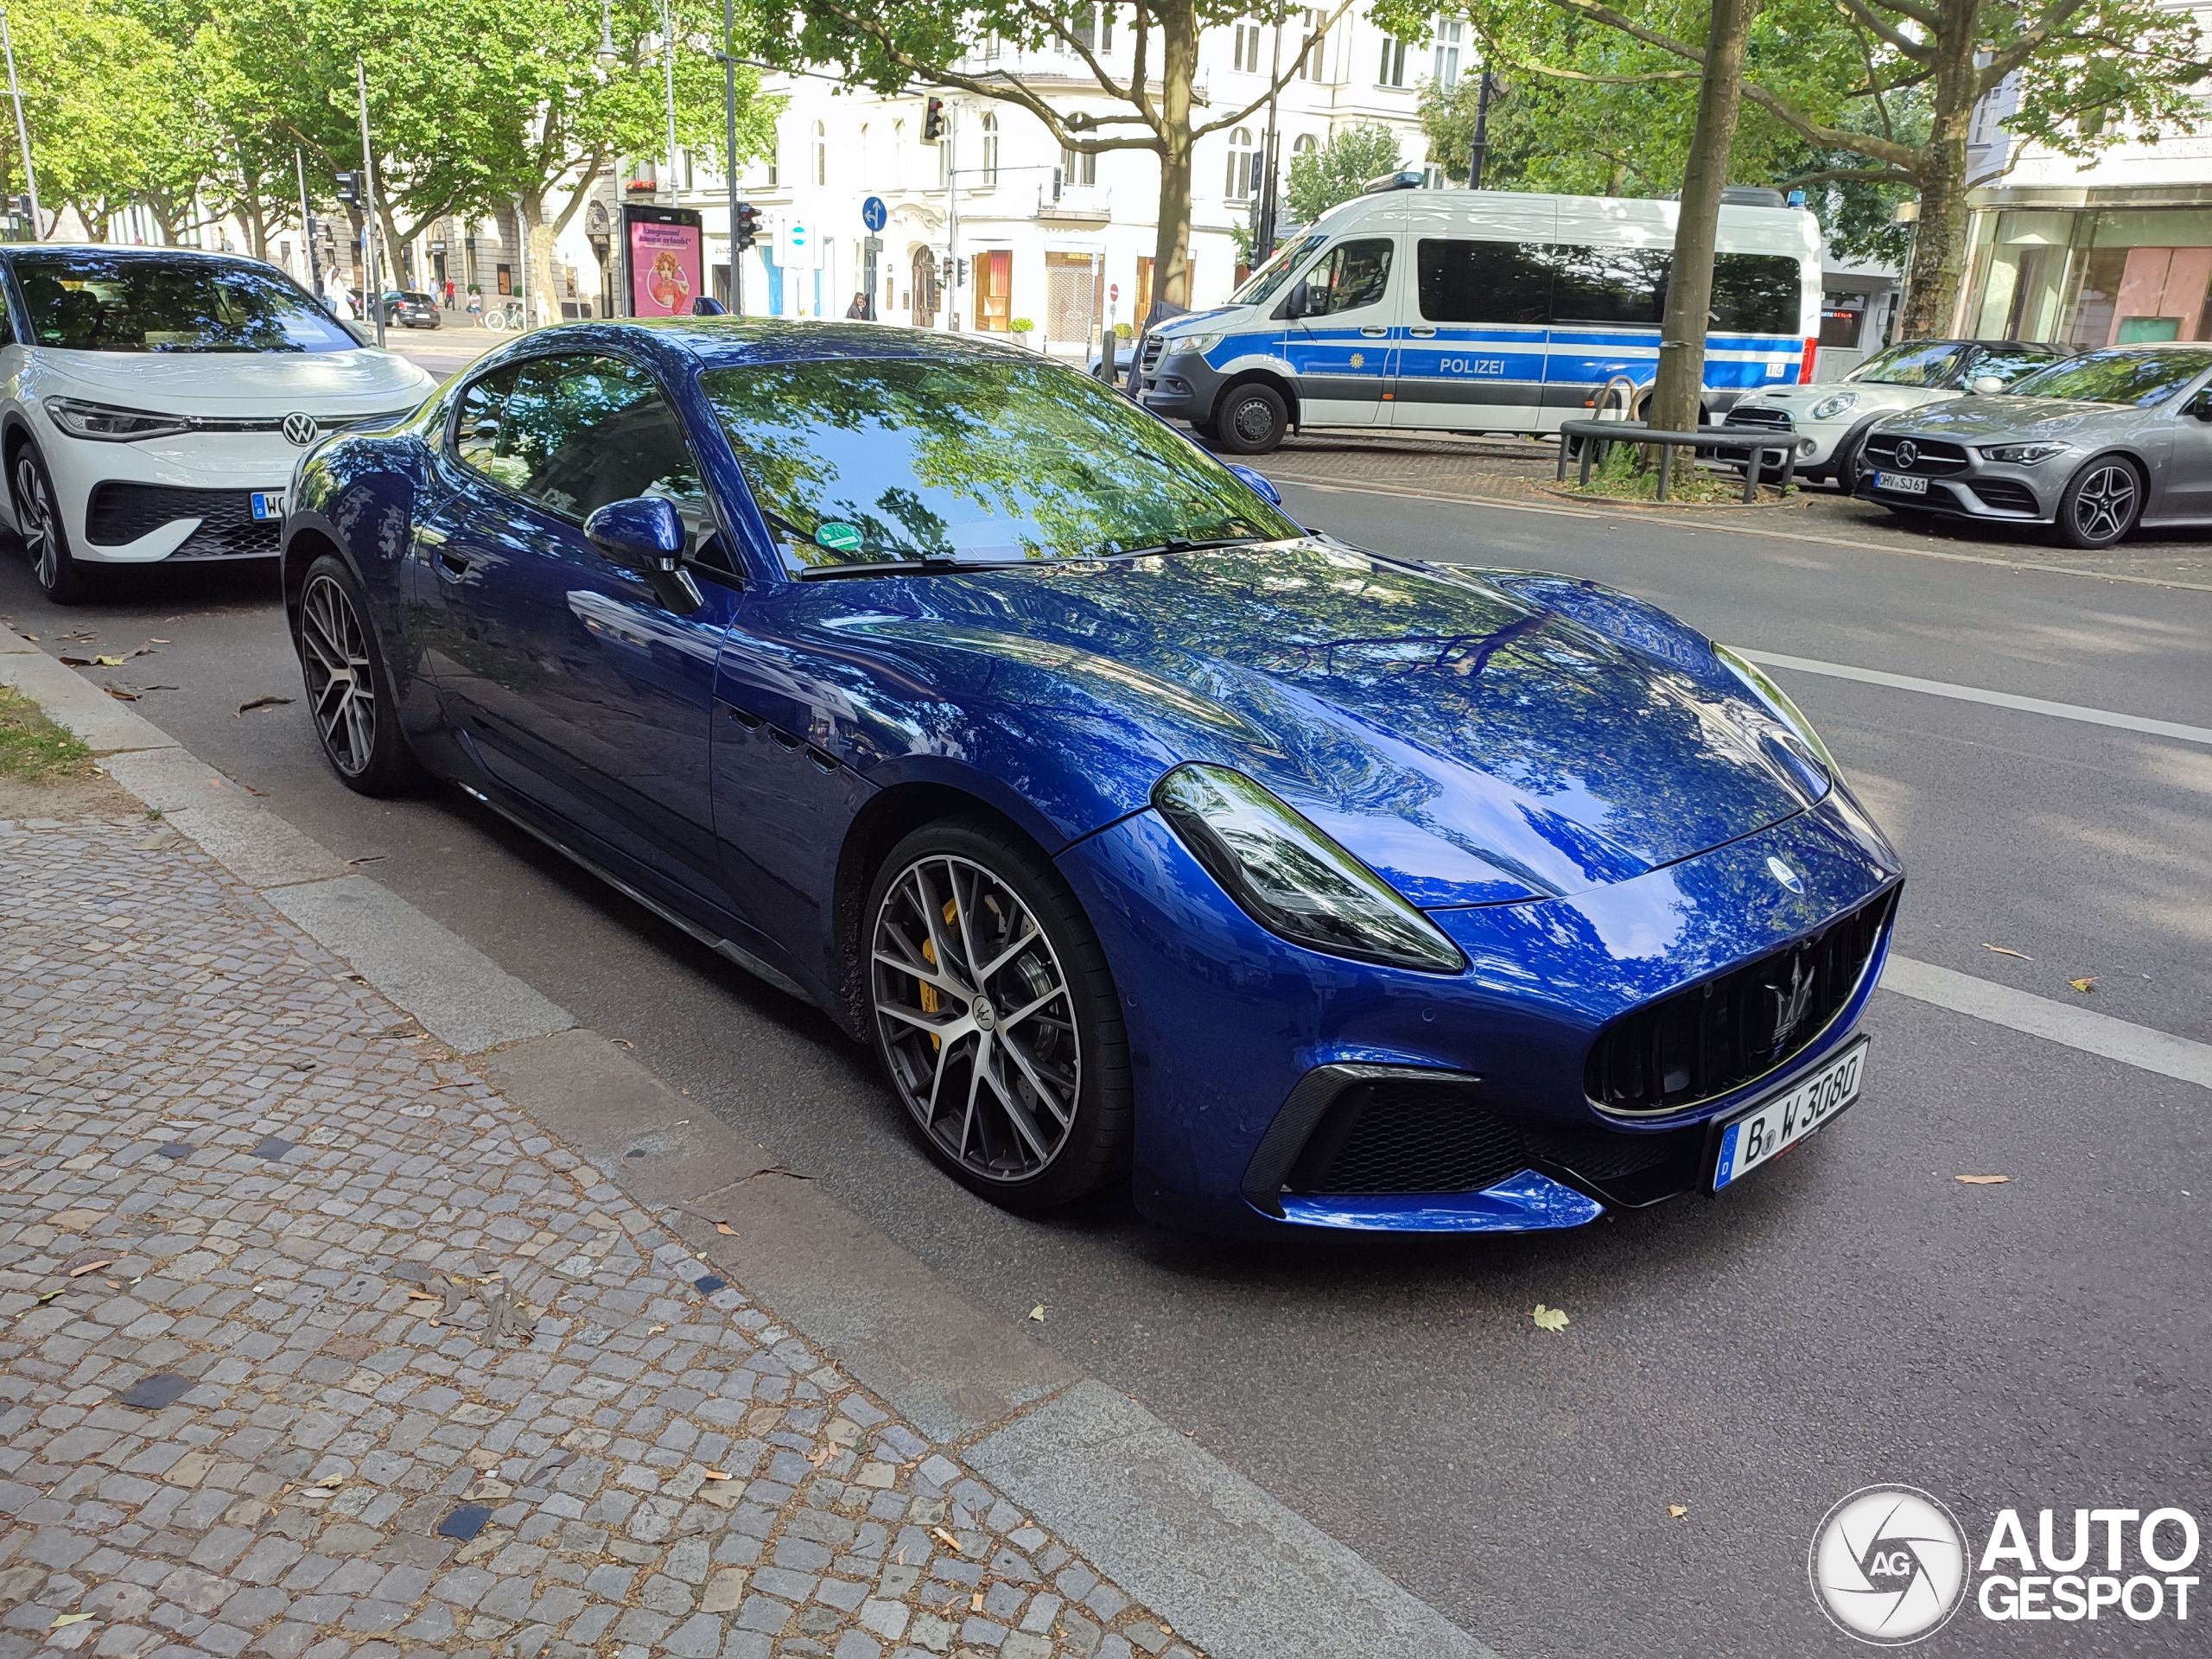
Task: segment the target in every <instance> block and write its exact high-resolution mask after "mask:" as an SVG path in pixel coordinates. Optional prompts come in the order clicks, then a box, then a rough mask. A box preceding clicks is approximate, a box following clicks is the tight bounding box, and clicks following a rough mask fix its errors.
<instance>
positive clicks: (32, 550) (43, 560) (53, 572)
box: [10, 442, 92, 605]
mask: <svg viewBox="0 0 2212 1659" xmlns="http://www.w3.org/2000/svg"><path fill="white" fill-rule="evenodd" d="M10 481H11V482H12V484H13V486H14V488H15V493H16V528H17V529H18V530H20V531H22V537H23V550H24V551H25V552H26V553H28V554H29V556H30V561H31V575H32V576H33V577H34V578H35V580H36V581H37V582H38V585H39V588H40V590H41V592H42V593H44V594H46V596H47V597H48V599H50V600H52V601H54V603H55V604H57V605H75V604H78V603H80V602H81V601H84V600H86V599H87V598H89V597H90V596H91V594H92V582H91V579H90V577H89V576H88V575H87V574H86V569H85V567H84V566H83V565H81V564H79V563H77V561H76V558H75V556H73V555H72V554H71V553H70V551H69V531H68V527H67V525H65V524H63V523H62V522H61V511H60V507H59V505H57V504H56V501H55V498H54V480H52V479H50V478H48V476H47V474H46V463H45V462H44V461H41V460H40V459H39V454H38V451H37V450H35V449H34V448H31V446H30V445H29V443H28V442H26V443H24V444H23V445H22V447H21V448H18V449H17V450H16V465H15V468H14V477H13V479H12V480H10Z"/></svg>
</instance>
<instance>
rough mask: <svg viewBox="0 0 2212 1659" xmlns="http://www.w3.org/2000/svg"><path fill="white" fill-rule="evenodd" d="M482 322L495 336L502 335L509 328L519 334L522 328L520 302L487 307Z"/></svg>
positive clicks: (508, 301) (514, 301)
mask: <svg viewBox="0 0 2212 1659" xmlns="http://www.w3.org/2000/svg"><path fill="white" fill-rule="evenodd" d="M482 321H483V324H484V326H485V327H486V328H489V329H490V330H491V331H492V332H493V334H505V333H506V332H507V330H509V329H510V328H512V329H514V330H516V331H518V332H519V331H520V329H521V327H522V302H521V301H520V300H507V301H504V302H500V303H499V304H496V305H487V306H486V307H485V308H484V316H483V319H482Z"/></svg>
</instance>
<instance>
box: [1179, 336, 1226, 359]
mask: <svg viewBox="0 0 2212 1659" xmlns="http://www.w3.org/2000/svg"><path fill="white" fill-rule="evenodd" d="M1220 344H1221V336H1220V335H1219V334H1177V335H1175V336H1173V338H1172V339H1170V340H1168V342H1167V355H1168V356H1170V357H1201V356H1204V355H1205V353H1208V352H1210V351H1211V350H1213V348H1214V347H1215V346H1218V345H1220Z"/></svg>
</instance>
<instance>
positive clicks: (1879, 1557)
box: [1807, 1486, 1967, 1648]
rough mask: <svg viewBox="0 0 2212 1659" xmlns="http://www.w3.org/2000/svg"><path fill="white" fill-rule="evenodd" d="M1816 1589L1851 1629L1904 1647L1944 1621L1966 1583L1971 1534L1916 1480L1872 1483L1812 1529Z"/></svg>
mask: <svg viewBox="0 0 2212 1659" xmlns="http://www.w3.org/2000/svg"><path fill="white" fill-rule="evenodd" d="M1807 1565H1808V1567H1809V1569H1810V1571H1811V1573H1812V1580H1813V1594H1814V1596H1815V1599H1818V1601H1819V1602H1820V1604H1821V1611H1823V1612H1825V1613H1826V1614H1827V1616H1828V1618H1831V1619H1832V1620H1834V1623H1835V1624H1836V1626H1837V1627H1838V1628H1839V1629H1840V1630H1843V1631H1844V1632H1845V1633H1846V1634H1847V1635H1849V1636H1855V1637H1858V1638H1859V1640H1860V1641H1861V1642H1871V1643H1874V1644H1875V1645H1877V1646H1878V1647H1885V1648H1896V1647H1903V1646H1904V1644H1905V1643H1908V1642H1917V1641H1919V1640H1920V1638H1921V1637H1923V1636H1927V1635H1929V1634H1930V1633H1931V1632H1933V1631H1935V1630H1940V1629H1942V1625H1943V1624H1944V1622H1945V1621H1946V1620H1947V1619H1948V1618H1950V1617H1951V1615H1952V1614H1953V1613H1955V1612H1956V1611H1958V1610H1959V1603H1960V1602H1961V1601H1962V1600H1964V1599H1965V1595H1966V1587H1967V1546H1966V1535H1965V1534H1964V1533H1962V1532H1961V1531H1960V1530H1959V1523H1958V1522H1956V1521H1955V1520H1954V1519H1952V1517H1951V1512H1950V1510H1947V1509H1945V1508H1944V1507H1943V1505H1942V1503H1939V1502H1938V1501H1937V1500H1936V1499H1935V1498H1932V1497H1929V1495H1928V1494H1927V1493H1925V1492H1923V1491H1916V1489H1914V1488H1913V1487H1910V1486H1867V1487H1863V1488H1861V1489H1860V1490H1859V1491H1855V1492H1853V1494H1852V1495H1851V1496H1850V1497H1847V1498H1845V1499H1844V1500H1843V1502H1842V1503H1839V1504H1837V1505H1836V1506H1835V1507H1834V1509H1832V1510H1829V1511H1828V1512H1827V1516H1826V1518H1825V1519H1823V1520H1822V1521H1821V1524H1820V1528H1819V1529H1818V1530H1817V1531H1815V1533H1814V1534H1813V1548H1812V1552H1811V1558H1810V1560H1809V1561H1808V1563H1807Z"/></svg>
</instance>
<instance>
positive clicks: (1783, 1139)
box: [1713, 1037, 1867, 1192]
mask: <svg viewBox="0 0 2212 1659" xmlns="http://www.w3.org/2000/svg"><path fill="white" fill-rule="evenodd" d="M1866 1043H1867V1039H1866V1038H1864V1037H1861V1038H1860V1039H1859V1040H1858V1041H1857V1042H1856V1043H1853V1045H1852V1046H1851V1047H1850V1048H1849V1049H1848V1050H1847V1051H1846V1052H1843V1053H1842V1054H1840V1055H1838V1056H1837V1057H1836V1058H1834V1059H1833V1060H1830V1061H1829V1062H1828V1063H1827V1065H1824V1066H1822V1067H1821V1069H1820V1070H1819V1071H1815V1072H1814V1073H1813V1075H1812V1076H1811V1077H1807V1078H1806V1079H1805V1080H1804V1081H1803V1082H1802V1083H1799V1084H1792V1085H1791V1086H1790V1087H1789V1089H1788V1090H1785V1091H1783V1093H1781V1094H1778V1095H1770V1096H1767V1097H1766V1098H1765V1099H1764V1100H1763V1101H1761V1102H1760V1103H1758V1105H1756V1106H1754V1107H1752V1108H1751V1109H1750V1110H1749V1111H1747V1112H1745V1113H1742V1114H1741V1115H1739V1116H1736V1117H1732V1118H1731V1119H1729V1120H1728V1122H1727V1123H1726V1125H1725V1126H1724V1127H1723V1128H1722V1129H1721V1131H1720V1152H1719V1157H1718V1158H1717V1159H1716V1160H1714V1163H1713V1191H1714V1192H1719V1190H1720V1189H1721V1188H1722V1187H1724V1186H1726V1185H1728V1184H1729V1183H1730V1182H1732V1181H1736V1180H1740V1179H1743V1178H1744V1177H1745V1175H1748V1174H1749V1173H1751V1171H1753V1170H1755V1169H1757V1168H1758V1166H1760V1165H1761V1164H1764V1163H1765V1162H1766V1161H1767V1160H1769V1159H1771V1158H1773V1157H1775V1156H1776V1155H1777V1154H1780V1153H1783V1152H1785V1151H1787V1150H1788V1149H1789V1147H1794V1146H1796V1144H1797V1143H1798V1142H1799V1141H1802V1140H1803V1139H1804V1138H1805V1137H1806V1136H1807V1135H1810V1134H1812V1133H1813V1131H1814V1130H1815V1129H1817V1128H1821V1126H1822V1125H1823V1124H1825V1123H1827V1122H1828V1121H1829V1120H1830V1119H1831V1118H1834V1116H1837V1115H1838V1114H1839V1113H1840V1112H1841V1111H1842V1110H1843V1109H1844V1108H1845V1107H1847V1106H1848V1105H1850V1104H1851V1103H1852V1102H1853V1101H1854V1100H1857V1099H1858V1098H1859V1078H1860V1077H1861V1076H1863V1075H1864V1073H1865V1071H1866Z"/></svg>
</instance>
